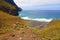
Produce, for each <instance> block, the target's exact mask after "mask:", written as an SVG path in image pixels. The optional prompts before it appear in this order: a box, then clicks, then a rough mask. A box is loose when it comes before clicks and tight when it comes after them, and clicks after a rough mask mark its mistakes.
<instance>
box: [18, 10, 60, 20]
mask: <svg viewBox="0 0 60 40" xmlns="http://www.w3.org/2000/svg"><path fill="white" fill-rule="evenodd" d="M19 16H20V17H21V18H23V19H35V20H36V19H37V20H38V19H40V20H46V19H59V20H60V10H25V11H21V12H19Z"/></svg>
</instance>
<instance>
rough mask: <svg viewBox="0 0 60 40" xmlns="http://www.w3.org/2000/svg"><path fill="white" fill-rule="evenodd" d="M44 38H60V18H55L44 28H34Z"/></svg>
mask: <svg viewBox="0 0 60 40" xmlns="http://www.w3.org/2000/svg"><path fill="white" fill-rule="evenodd" d="M33 31H34V32H35V33H36V34H38V35H40V38H41V39H42V40H60V20H53V21H52V22H50V23H49V24H47V25H46V27H45V28H43V29H42V30H39V29H36V28H33Z"/></svg>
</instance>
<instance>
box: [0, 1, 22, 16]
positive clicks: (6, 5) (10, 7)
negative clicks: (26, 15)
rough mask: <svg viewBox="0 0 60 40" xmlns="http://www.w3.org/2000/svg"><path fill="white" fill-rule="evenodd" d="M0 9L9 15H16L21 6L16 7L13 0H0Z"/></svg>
mask: <svg viewBox="0 0 60 40" xmlns="http://www.w3.org/2000/svg"><path fill="white" fill-rule="evenodd" d="M0 10H3V11H4V12H7V13H9V14H11V15H14V16H17V15H18V12H19V11H21V10H22V9H21V8H18V7H17V5H16V4H15V3H14V2H13V0H2V1H1V0H0Z"/></svg>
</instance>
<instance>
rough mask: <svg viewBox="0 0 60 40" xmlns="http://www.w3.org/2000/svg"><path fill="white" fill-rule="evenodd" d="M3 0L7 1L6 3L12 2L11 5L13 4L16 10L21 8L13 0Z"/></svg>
mask: <svg viewBox="0 0 60 40" xmlns="http://www.w3.org/2000/svg"><path fill="white" fill-rule="evenodd" d="M5 1H6V2H8V3H10V4H12V5H13V6H15V7H16V9H17V10H18V11H21V10H22V9H21V8H19V7H18V6H17V5H16V4H15V3H14V1H13V0H5Z"/></svg>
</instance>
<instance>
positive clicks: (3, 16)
mask: <svg viewBox="0 0 60 40" xmlns="http://www.w3.org/2000/svg"><path fill="white" fill-rule="evenodd" d="M2 6H3V7H7V8H9V9H11V10H13V9H15V10H16V8H15V7H14V6H13V5H11V4H9V3H7V2H5V1H4V0H3V1H2V0H0V7H2ZM16 22H19V23H18V24H17V25H16ZM17 26H18V27H17ZM15 27H16V29H17V28H19V27H25V23H24V20H22V19H21V18H19V17H18V16H12V15H9V13H7V12H4V11H2V10H0V33H4V32H6V31H11V30H13V29H14V28H15Z"/></svg>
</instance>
